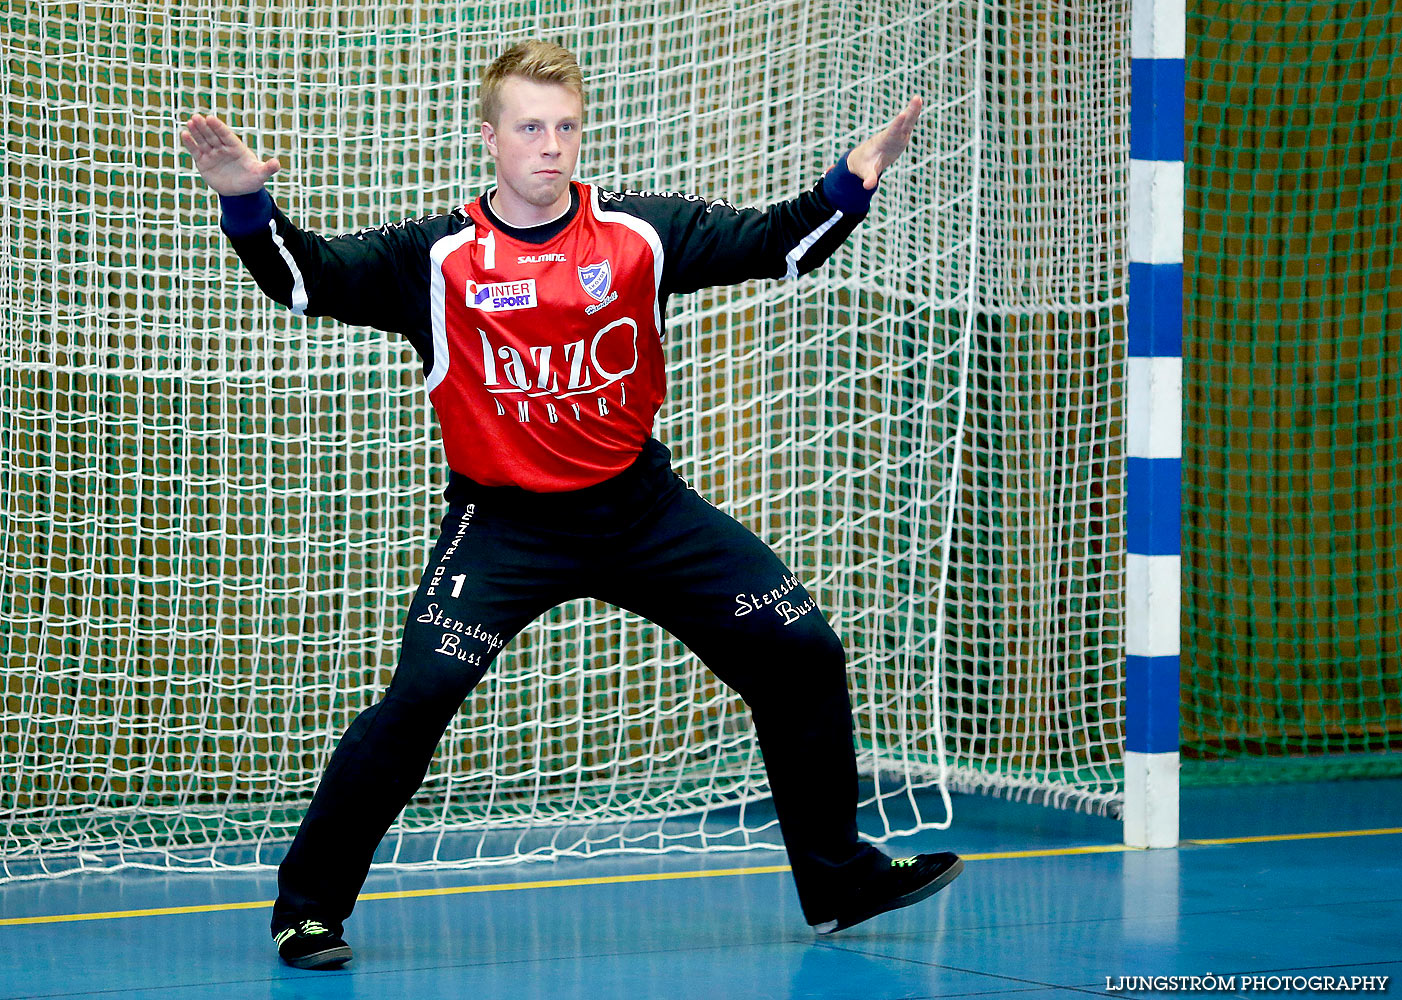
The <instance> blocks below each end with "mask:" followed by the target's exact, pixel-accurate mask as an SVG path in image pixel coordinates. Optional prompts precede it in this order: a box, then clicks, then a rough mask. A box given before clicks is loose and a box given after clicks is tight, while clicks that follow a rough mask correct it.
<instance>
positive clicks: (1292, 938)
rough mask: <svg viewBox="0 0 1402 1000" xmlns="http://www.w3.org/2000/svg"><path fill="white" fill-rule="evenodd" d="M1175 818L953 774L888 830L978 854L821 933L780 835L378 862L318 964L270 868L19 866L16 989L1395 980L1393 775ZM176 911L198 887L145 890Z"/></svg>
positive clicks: (1401, 831) (935, 989)
mask: <svg viewBox="0 0 1402 1000" xmlns="http://www.w3.org/2000/svg"><path fill="white" fill-rule="evenodd" d="M935 808H936V809H938V805H937V803H936V805H935ZM936 815H938V812H936ZM1334 834H1341V835H1334ZM1183 836H1184V838H1185V843H1184V845H1183V846H1182V847H1180V848H1178V849H1176V850H1168V851H1151V852H1149V851H1126V850H1123V849H1122V848H1120V846H1119V841H1120V829H1119V825H1118V824H1117V823H1114V822H1112V821H1109V820H1103V819H1099V818H1095V817H1088V816H1084V815H1077V814H1066V813H1062V812H1057V811H1054V810H1050V809H1046V808H1043V807H1040V806H1032V805H1026V804H1022V803H1011V802H1006V801H1001V800H996V799H989V798H983V797H972V796H958V797H956V799H955V826H954V829H953V830H952V831H950V832H949V833H946V834H929V835H922V836H919V837H915V838H910V839H907V840H906V841H904V842H902V843H899V844H896V845H893V846H892V847H891V848H888V849H890V850H891V851H892V853H896V854H909V853H915V852H917V851H921V850H935V849H952V850H956V851H958V852H959V853H961V854H963V855H964V856H965V857H966V858H967V859H968V865H967V868H966V870H965V872H964V874H963V876H962V877H961V878H960V879H958V880H957V881H956V882H955V883H954V884H953V885H951V886H950V887H949V888H948V889H946V890H945V891H943V892H941V893H940V894H939V895H937V896H935V897H934V898H932V899H930V900H927V901H926V902H924V903H920V904H917V905H916V906H913V907H910V908H907V909H905V910H900V911H897V912H894V913H888V914H885V915H883V916H881V917H877V918H876V919H874V920H872V921H870V922H868V923H865V924H862V925H859V926H857V927H855V928H852V929H850V930H848V931H846V932H844V933H842V934H838V935H834V936H832V937H828V938H823V939H816V938H815V937H814V935H813V934H812V933H811V932H810V931H809V930H808V928H807V926H806V925H805V924H804V922H803V918H802V916H801V914H800V913H799V909H798V902H797V899H796V897H795V895H794V892H793V887H792V884H791V882H790V880H789V876H788V874H787V872H785V871H782V870H779V871H776V870H774V869H775V868H776V867H777V866H780V865H782V861H783V857H782V855H780V854H775V853H772V852H753V853H746V854H728V855H719V856H708V857H697V856H685V855H684V856H662V857H650V858H642V857H623V858H603V859H594V860H590V861H578V862H573V861H572V862H566V863H556V864H551V865H545V864H532V865H522V866H518V867H514V868H495V869H487V870H482V871H477V872H462V871H457V872H446V873H442V874H423V873H414V874H397V873H385V874H380V873H376V874H374V875H372V876H371V878H370V882H369V883H368V884H367V885H366V892H367V893H372V894H379V898H370V899H364V900H362V902H361V903H360V905H359V907H358V908H357V910H356V913H355V915H354V916H352V918H351V920H350V922H349V923H348V924H347V927H346V937H347V940H348V941H349V943H350V944H351V946H352V947H353V948H354V949H355V960H354V962H353V963H352V964H351V965H349V966H348V967H346V968H345V969H343V970H341V971H337V972H320V973H318V972H303V971H298V970H295V969H289V968H286V967H284V966H282V965H281V964H280V963H279V962H278V960H277V957H276V954H275V952H274V950H273V947H272V942H271V941H270V939H269V937H268V931H267V923H268V903H267V901H268V900H270V899H271V898H272V896H273V891H274V890H273V885H274V880H273V876H272V875H271V873H260V874H243V873H221V874H212V875H211V874H182V875H161V874H156V873H149V872H123V873H116V874H110V875H87V876H78V877H72V878H67V879H60V880H58V881H54V882H48V883H18V884H14V885H9V886H0V998H19V997H108V998H111V997H121V998H132V1000H172V998H184V997H190V998H211V1000H212V998H243V997H259V998H262V997H268V998H293V997H307V998H313V997H338V998H380V997H384V998H396V1000H436V998H440V997H444V998H446V997H472V998H492V997H509V998H512V1000H524V998H533V997H542V998H552V1000H554V998H572V997H582V998H588V1000H606V998H612V997H626V998H654V997H656V998H669V1000H673V998H690V997H696V998H707V1000H710V998H725V1000H731V998H744V997H784V998H788V997H851V998H861V1000H884V998H895V997H911V998H913V997H972V996H980V997H992V998H997V997H1003V996H1007V997H1015V998H1019V1000H1021V998H1026V1000H1042V998H1044V997H1054V996H1063V997H1064V996H1073V995H1079V996H1085V995H1087V994H1092V995H1103V996H1115V997H1127V996H1151V995H1155V994H1154V992H1153V991H1152V990H1147V991H1146V990H1144V989H1139V988H1131V989H1121V988H1118V987H1119V986H1121V982H1120V978H1119V977H1122V976H1124V977H1151V976H1203V975H1206V974H1208V973H1213V974H1215V975H1216V976H1219V977H1233V976H1234V977H1237V982H1236V986H1237V989H1236V990H1235V991H1228V992H1229V995H1230V994H1231V993H1232V992H1234V993H1235V995H1240V996H1253V997H1254V996H1266V995H1272V992H1274V993H1275V995H1287V993H1288V995H1301V994H1303V993H1310V992H1312V991H1310V990H1308V989H1306V990H1298V989H1296V990H1288V991H1285V990H1281V991H1267V990H1264V989H1257V988H1255V984H1254V983H1251V984H1248V983H1247V982H1246V981H1245V980H1243V979H1242V978H1241V977H1243V976H1245V975H1262V976H1285V975H1299V976H1305V977H1310V976H1313V977H1316V981H1319V979H1318V977H1322V976H1326V975H1327V976H1333V977H1340V976H1387V977H1389V979H1388V982H1387V987H1386V990H1385V992H1386V993H1387V994H1392V995H1396V996H1399V997H1402V781H1371V782H1367V781H1360V782H1340V783H1336V784H1315V785H1282V786H1272V787H1264V788H1222V789H1203V788H1189V789H1186V790H1185V794H1184V803H1183ZM635 876H642V878H636V877H635ZM167 908H189V909H188V910H187V911H185V912H178V913H150V912H142V911H151V910H159V909H167ZM95 914H96V915H100V916H98V917H96V918H94V916H93V915H95ZM54 917H57V918H59V919H57V920H46V919H45V918H54ZM1107 977H1108V979H1109V981H1108V982H1107ZM1163 985H1167V986H1172V985H1174V984H1172V983H1168V984H1163ZM1164 992H1167V991H1164ZM1219 992H1220V991H1219ZM1314 992H1317V991H1314Z"/></svg>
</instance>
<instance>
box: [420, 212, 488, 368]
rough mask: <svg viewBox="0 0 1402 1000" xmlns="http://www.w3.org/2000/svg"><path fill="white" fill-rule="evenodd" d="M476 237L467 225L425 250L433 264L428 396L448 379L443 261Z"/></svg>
mask: <svg viewBox="0 0 1402 1000" xmlns="http://www.w3.org/2000/svg"><path fill="white" fill-rule="evenodd" d="M476 235H477V228H476V227H475V226H468V227H467V228H466V229H464V230H463V231H462V232H460V233H457V234H455V235H453V236H445V237H443V238H442V239H441V240H439V241H438V242H437V243H435V244H433V246H431V247H430V248H429V251H428V255H429V257H430V258H431V259H432V261H433V264H432V266H431V267H430V268H429V291H428V314H429V319H430V321H431V323H432V325H433V370H432V371H430V372H429V373H428V377H427V378H426V379H424V391H425V392H427V393H430V394H431V393H432V392H433V390H434V389H437V388H438V386H439V385H440V384H441V383H442V381H443V379H445V378H446V377H447V376H448V319H447V295H448V291H447V284H446V282H445V281H444V280H443V262H444V261H445V260H447V259H448V255H449V254H450V253H452V252H453V251H454V250H457V249H458V248H459V247H462V246H464V245H465V244H467V243H471V242H472V239H473V237H474V236H476Z"/></svg>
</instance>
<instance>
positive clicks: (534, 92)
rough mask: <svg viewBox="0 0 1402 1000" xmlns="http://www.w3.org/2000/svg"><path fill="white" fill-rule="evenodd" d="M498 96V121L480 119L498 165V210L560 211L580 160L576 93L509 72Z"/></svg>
mask: <svg viewBox="0 0 1402 1000" xmlns="http://www.w3.org/2000/svg"><path fill="white" fill-rule="evenodd" d="M500 97H501V111H500V113H499V115H498V120H497V122H496V123H495V124H493V123H491V122H483V123H482V139H483V141H484V142H486V144H487V151H488V152H490V153H491V154H492V157H493V158H494V159H495V160H496V163H497V188H498V196H499V198H500V199H501V202H502V208H503V209H504V210H506V211H513V210H518V211H519V210H526V211H527V212H528V213H529V212H530V211H531V209H534V210H535V211H540V212H549V211H553V210H555V209H559V210H560V211H563V210H564V208H565V206H566V205H568V203H569V189H570V178H571V177H573V176H574V168H575V163H576V162H577V161H578V160H579V140H580V131H581V125H582V119H583V115H584V111H583V105H582V103H581V101H580V99H579V95H578V94H576V93H575V92H574V91H573V90H571V89H570V88H568V87H565V86H563V85H561V84H557V83H538V82H536V81H535V80H527V79H525V78H524V77H519V76H509V77H507V78H506V79H505V80H504V81H503V82H502V85H501V91H500ZM522 203H524V204H522ZM527 206H530V207H531V208H527ZM547 218H548V216H547ZM508 221H510V220H508ZM542 221H543V220H542ZM527 224H529V223H527Z"/></svg>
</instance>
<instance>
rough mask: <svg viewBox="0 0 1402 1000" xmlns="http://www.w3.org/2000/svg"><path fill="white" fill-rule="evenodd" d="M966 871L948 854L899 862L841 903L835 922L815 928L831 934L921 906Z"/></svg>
mask: <svg viewBox="0 0 1402 1000" xmlns="http://www.w3.org/2000/svg"><path fill="white" fill-rule="evenodd" d="M963 870H964V862H963V861H961V860H959V856H958V855H957V854H950V853H949V852H948V851H945V852H943V853H940V854H917V855H916V856H915V857H913V858H897V859H895V860H893V861H892V862H891V865H890V867H889V868H882V869H878V870H877V871H875V872H873V873H872V874H871V875H868V876H867V877H866V878H865V879H863V880H862V882H861V883H859V884H858V885H857V886H856V887H855V888H854V889H852V890H851V891H850V892H848V893H847V895H846V898H844V899H842V900H841V901H840V902H839V903H838V906H837V915H836V916H835V917H834V918H833V919H831V920H824V921H822V922H821V923H816V924H813V925H812V927H813V929H814V930H815V931H817V932H818V933H819V934H832V933H834V932H836V931H840V930H845V929H846V928H848V927H851V926H852V925H853V924H859V923H861V922H862V921H863V920H869V919H871V918H872V917H874V916H876V915H877V914H878V913H885V912H886V911H887V910H898V909H900V908H901V907H902V906H909V905H910V904H911V903H918V902H920V901H921V900H922V899H928V898H929V897H930V896H933V895H934V894H935V893H937V892H939V891H940V890H941V889H943V888H944V887H945V886H947V885H949V883H951V882H953V881H954V880H955V879H956V878H958V877H959V873H960V872H962V871H963Z"/></svg>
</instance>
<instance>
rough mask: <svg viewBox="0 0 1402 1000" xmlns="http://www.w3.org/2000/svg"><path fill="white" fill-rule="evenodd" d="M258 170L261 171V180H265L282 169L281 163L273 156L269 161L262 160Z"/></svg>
mask: <svg viewBox="0 0 1402 1000" xmlns="http://www.w3.org/2000/svg"><path fill="white" fill-rule="evenodd" d="M259 168H260V169H261V170H262V171H263V179H264V180H267V179H268V178H269V177H271V176H272V175H273V174H275V173H277V172H278V171H279V170H281V169H282V162H281V161H280V160H278V158H277V157H276V156H274V157H273V158H272V159H271V160H264V161H263V162H262V163H261V164H260V165H259Z"/></svg>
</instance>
